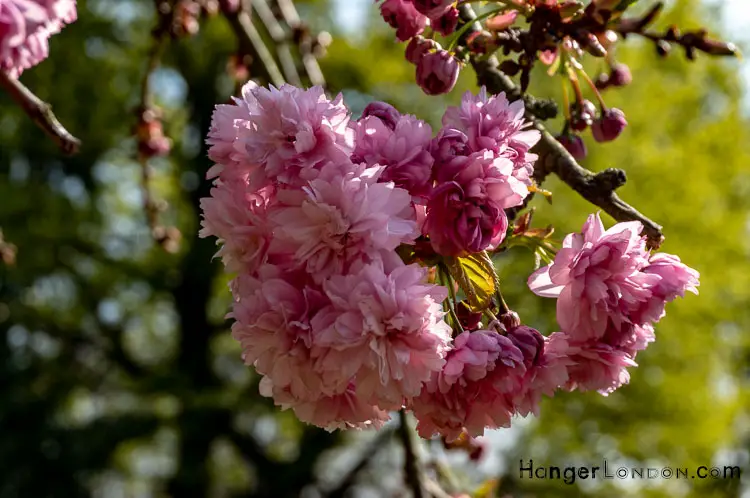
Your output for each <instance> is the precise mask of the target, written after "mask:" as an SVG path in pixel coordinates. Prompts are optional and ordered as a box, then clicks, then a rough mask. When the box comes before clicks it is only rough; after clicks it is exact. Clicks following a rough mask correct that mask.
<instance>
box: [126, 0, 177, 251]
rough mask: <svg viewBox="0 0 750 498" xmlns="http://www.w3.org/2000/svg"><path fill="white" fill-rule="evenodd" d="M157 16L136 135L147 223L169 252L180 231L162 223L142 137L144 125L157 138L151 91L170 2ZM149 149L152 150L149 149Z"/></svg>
mask: <svg viewBox="0 0 750 498" xmlns="http://www.w3.org/2000/svg"><path fill="white" fill-rule="evenodd" d="M154 6H155V8H156V12H157V15H158V16H159V20H158V24H157V26H156V28H155V29H154V30H153V32H152V36H153V42H152V44H151V47H150V48H149V51H148V55H147V57H146V71H145V73H144V75H143V80H142V81H141V93H140V99H141V101H140V105H139V107H138V109H137V113H138V124H137V126H136V135H137V136H138V140H139V144H138V152H137V155H138V164H139V165H140V167H141V190H142V191H143V210H144V212H145V214H146V222H147V224H148V228H149V231H150V232H151V236H152V237H153V239H154V240H155V241H156V242H157V243H158V244H159V245H160V246H161V247H162V248H163V249H164V250H166V251H167V252H176V251H177V250H178V249H179V238H180V233H179V230H177V229H176V228H174V227H169V228H165V227H164V226H162V225H161V224H160V223H159V212H160V211H161V210H162V207H161V205H164V203H163V202H162V203H159V202H157V201H156V200H155V199H154V196H153V193H152V191H151V178H152V170H151V166H150V165H149V158H150V157H151V156H152V155H153V152H148V153H147V152H144V150H142V147H141V146H142V145H143V143H142V142H141V141H142V140H144V138H143V137H142V136H141V132H142V128H145V129H148V130H149V132H148V135H149V137H150V138H149V141H150V139H151V138H153V133H155V132H154V131H151V126H152V125H153V122H155V121H156V120H160V119H161V118H160V116H158V113H157V110H156V108H155V107H154V103H153V94H152V92H151V85H150V80H151V75H152V74H153V73H154V71H156V69H157V68H158V67H159V63H160V61H161V54H162V52H163V51H164V48H165V46H166V45H167V41H168V36H169V34H170V28H171V26H172V21H173V19H174V17H173V16H174V9H173V8H171V7H170V4H169V3H167V2H164V1H162V0H154ZM147 118H148V119H147ZM158 133H159V135H158V136H159V138H161V139H162V140H167V139H166V138H164V137H163V136H162V135H161V133H162V131H161V122H160V121H159V123H158ZM147 150H148V149H147Z"/></svg>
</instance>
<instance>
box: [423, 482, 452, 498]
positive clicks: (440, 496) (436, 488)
mask: <svg viewBox="0 0 750 498" xmlns="http://www.w3.org/2000/svg"><path fill="white" fill-rule="evenodd" d="M424 487H425V491H427V492H428V493H430V495H431V496H432V497H433V498H453V497H452V496H451V495H449V494H448V493H446V492H445V490H444V489H443V488H441V487H440V484H438V483H437V482H435V481H433V480H432V479H430V478H427V479H425V483H424Z"/></svg>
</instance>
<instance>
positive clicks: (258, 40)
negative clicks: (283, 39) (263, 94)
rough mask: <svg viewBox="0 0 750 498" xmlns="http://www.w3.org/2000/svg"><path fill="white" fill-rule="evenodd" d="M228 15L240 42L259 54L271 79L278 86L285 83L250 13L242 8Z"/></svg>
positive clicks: (254, 54) (255, 53)
mask: <svg viewBox="0 0 750 498" xmlns="http://www.w3.org/2000/svg"><path fill="white" fill-rule="evenodd" d="M226 17H227V19H228V20H229V24H230V26H231V27H232V30H234V33H235V35H236V36H237V38H238V39H239V40H240V44H241V45H242V46H244V48H245V49H251V50H252V52H253V56H254V57H255V56H257V58H258V60H259V61H260V63H261V64H262V65H263V67H264V68H265V71H266V73H267V76H268V79H269V81H270V82H271V83H272V84H273V85H275V86H277V87H278V86H281V85H283V84H284V82H285V80H284V76H283V75H282V74H281V71H280V70H279V66H278V65H277V64H276V60H275V59H274V58H273V55H272V54H271V52H269V50H268V48H267V47H266V45H265V44H264V43H263V38H262V37H261V36H260V33H258V30H257V29H256V28H255V25H254V24H253V21H252V19H251V18H250V14H248V13H247V11H246V10H244V9H241V10H239V11H238V12H236V13H234V14H227V16H226Z"/></svg>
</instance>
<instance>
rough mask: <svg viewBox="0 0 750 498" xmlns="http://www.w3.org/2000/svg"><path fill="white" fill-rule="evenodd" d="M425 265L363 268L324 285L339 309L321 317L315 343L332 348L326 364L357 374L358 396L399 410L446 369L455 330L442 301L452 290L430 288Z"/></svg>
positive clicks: (323, 365)
mask: <svg viewBox="0 0 750 498" xmlns="http://www.w3.org/2000/svg"><path fill="white" fill-rule="evenodd" d="M425 276H426V270H425V269H423V268H421V267H419V266H418V265H409V266H404V265H403V264H402V265H400V266H395V267H394V268H392V269H390V271H388V269H387V268H385V267H384V266H383V265H382V264H371V265H365V266H363V267H362V268H361V269H360V270H359V271H358V272H356V273H351V274H349V275H337V276H333V277H331V278H330V279H329V280H327V281H326V282H325V283H324V284H323V287H324V289H325V292H326V294H327V296H328V298H329V299H330V300H331V305H330V306H328V307H327V308H325V309H324V310H322V311H321V312H320V313H318V314H317V315H316V316H315V318H314V319H313V322H312V325H313V328H314V329H315V334H316V335H315V342H316V343H317V344H319V345H321V346H325V347H326V348H327V352H326V353H325V355H323V356H322V357H321V358H320V360H319V366H320V367H321V368H322V369H323V370H325V371H330V372H331V375H342V376H351V377H356V379H357V393H358V395H360V396H362V398H363V399H365V400H367V401H368V402H370V403H373V404H376V405H377V406H379V407H381V408H390V409H398V408H400V407H401V406H402V405H403V404H404V400H406V399H409V398H412V397H414V396H417V395H419V393H420V391H421V389H422V384H423V383H424V382H425V381H427V380H428V379H429V378H430V377H431V376H432V374H433V373H435V372H438V371H440V369H441V368H442V367H443V365H444V363H445V360H444V357H445V354H446V352H447V351H448V349H449V345H450V340H451V329H450V327H449V326H448V325H447V324H446V323H445V321H444V320H443V315H444V312H443V309H442V307H441V305H440V303H441V302H442V301H443V300H444V299H445V298H446V296H447V293H448V291H447V289H445V288H444V287H439V286H436V285H430V284H424V283H423V281H424V279H425Z"/></svg>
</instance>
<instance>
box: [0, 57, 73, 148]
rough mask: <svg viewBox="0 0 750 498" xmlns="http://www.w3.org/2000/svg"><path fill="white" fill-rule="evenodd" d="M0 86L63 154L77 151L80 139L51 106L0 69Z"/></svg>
mask: <svg viewBox="0 0 750 498" xmlns="http://www.w3.org/2000/svg"><path fill="white" fill-rule="evenodd" d="M0 86H2V87H3V88H4V89H5V91H6V92H8V94H9V95H10V96H11V98H12V99H13V100H14V101H15V102H16V104H18V105H19V106H20V107H21V109H23V110H24V112H26V114H27V115H28V116H29V117H30V118H31V119H32V120H33V121H34V123H36V125H37V126H38V127H39V128H41V129H42V131H44V133H46V134H47V135H48V136H49V137H50V138H52V140H54V141H55V143H56V144H57V146H58V147H60V150H62V151H63V153H64V154H68V155H72V154H75V153H77V152H78V149H79V148H80V146H81V141H80V140H78V139H77V138H76V137H74V136H73V135H71V134H70V132H69V131H68V130H66V129H65V127H64V126H63V125H62V124H60V121H58V119H57V117H56V116H55V115H54V113H53V112H52V106H51V105H49V104H48V103H47V102H44V101H43V100H42V99H40V98H39V97H37V96H36V95H34V93H33V92H32V91H31V90H29V89H28V88H27V87H26V86H25V85H24V84H23V83H21V82H20V81H19V80H17V79H15V78H11V77H10V75H8V74H7V73H6V72H5V71H0Z"/></svg>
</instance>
